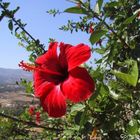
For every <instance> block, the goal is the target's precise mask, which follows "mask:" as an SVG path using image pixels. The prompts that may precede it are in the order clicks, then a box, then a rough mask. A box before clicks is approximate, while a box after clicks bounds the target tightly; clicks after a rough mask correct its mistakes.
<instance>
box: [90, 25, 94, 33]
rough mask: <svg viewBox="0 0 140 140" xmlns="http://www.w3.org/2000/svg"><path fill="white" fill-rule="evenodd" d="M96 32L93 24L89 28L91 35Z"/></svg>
mask: <svg viewBox="0 0 140 140" xmlns="http://www.w3.org/2000/svg"><path fill="white" fill-rule="evenodd" d="M93 32H94V28H93V24H90V26H89V33H90V34H92V33H93Z"/></svg>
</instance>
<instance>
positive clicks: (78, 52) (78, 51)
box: [66, 44, 91, 71]
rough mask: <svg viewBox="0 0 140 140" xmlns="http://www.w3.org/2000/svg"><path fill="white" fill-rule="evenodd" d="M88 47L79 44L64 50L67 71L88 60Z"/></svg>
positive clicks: (89, 52)
mask: <svg viewBox="0 0 140 140" xmlns="http://www.w3.org/2000/svg"><path fill="white" fill-rule="evenodd" d="M90 55H91V50H90V47H89V46H87V45H84V44H79V45H77V46H75V47H70V48H68V49H67V50H66V58H67V63H68V71H70V70H72V69H74V68H75V67H77V66H79V65H81V64H82V63H84V62H85V61H86V60H88V59H89V58H90Z"/></svg>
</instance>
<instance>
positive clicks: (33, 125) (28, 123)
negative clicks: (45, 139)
mask: <svg viewBox="0 0 140 140" xmlns="http://www.w3.org/2000/svg"><path fill="white" fill-rule="evenodd" d="M0 116H2V117H5V118H8V119H11V120H13V121H17V122H20V123H23V124H26V125H29V126H32V127H39V128H44V129H46V130H50V131H58V132H60V131H63V129H58V128H53V127H45V126H42V125H38V124H36V123H34V122H31V121H24V120H22V119H18V118H17V117H14V116H9V115H7V114H4V113H0Z"/></svg>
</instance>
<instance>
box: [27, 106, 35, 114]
mask: <svg viewBox="0 0 140 140" xmlns="http://www.w3.org/2000/svg"><path fill="white" fill-rule="evenodd" d="M28 112H29V115H31V116H32V115H34V114H35V107H34V106H30V107H29V110H28Z"/></svg>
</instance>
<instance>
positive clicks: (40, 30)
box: [0, 0, 95, 68]
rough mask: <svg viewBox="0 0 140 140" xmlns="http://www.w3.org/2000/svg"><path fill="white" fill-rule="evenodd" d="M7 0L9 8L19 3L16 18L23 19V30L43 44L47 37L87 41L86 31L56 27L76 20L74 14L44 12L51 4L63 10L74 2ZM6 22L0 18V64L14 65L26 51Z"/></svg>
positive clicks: (16, 64)
mask: <svg viewBox="0 0 140 140" xmlns="http://www.w3.org/2000/svg"><path fill="white" fill-rule="evenodd" d="M10 2H11V6H10V7H11V8H16V7H17V6H20V10H19V11H18V12H17V14H16V18H17V19H18V18H20V19H22V21H23V22H24V23H27V26H26V30H27V31H28V32H29V33H30V34H32V36H34V37H35V38H36V39H39V40H40V41H41V43H44V44H45V45H46V46H47V44H48V39H49V38H50V37H51V38H55V39H56V40H57V41H59V42H61V41H62V42H65V43H70V44H73V45H76V44H79V43H81V42H83V43H85V44H89V45H90V43H89V41H88V39H89V34H86V33H82V32H79V33H73V34H71V33H70V32H64V31H60V30H59V29H58V28H59V27H61V25H64V24H66V23H67V20H68V19H73V20H78V19H79V16H78V15H74V14H66V13H65V14H61V15H58V16H56V17H55V18H53V17H52V16H50V15H49V14H47V13H46V11H47V10H49V9H54V8H55V9H59V10H60V11H63V10H64V9H66V8H68V7H72V6H74V4H73V3H70V2H68V1H66V0H40V1H35V0H10ZM94 2H95V1H94ZM7 22H8V20H7V19H4V20H3V21H2V22H0V50H1V51H0V67H4V68H18V63H19V62H20V61H21V60H25V61H27V60H28V56H29V53H28V52H26V50H25V49H24V48H22V47H21V46H18V42H19V41H18V39H16V37H15V36H13V35H12V34H11V33H10V31H9V29H8V27H7V25H8V24H7Z"/></svg>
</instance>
